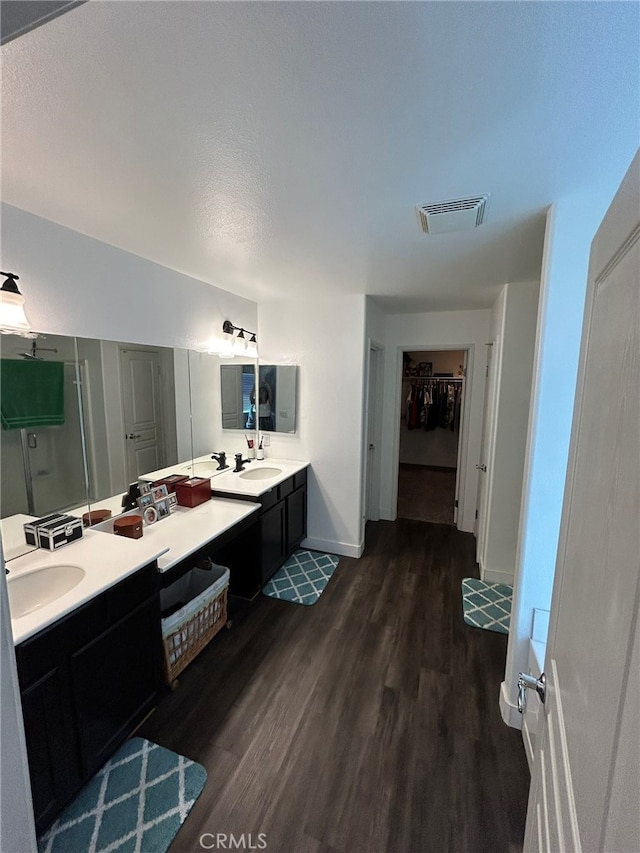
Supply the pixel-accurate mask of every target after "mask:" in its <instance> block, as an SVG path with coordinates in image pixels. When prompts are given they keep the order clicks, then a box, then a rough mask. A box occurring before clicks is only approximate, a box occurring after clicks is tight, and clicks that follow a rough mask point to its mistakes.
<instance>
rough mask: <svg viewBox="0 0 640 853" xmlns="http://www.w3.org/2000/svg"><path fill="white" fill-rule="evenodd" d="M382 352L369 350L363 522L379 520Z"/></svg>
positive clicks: (375, 349) (374, 349)
mask: <svg viewBox="0 0 640 853" xmlns="http://www.w3.org/2000/svg"><path fill="white" fill-rule="evenodd" d="M383 353H384V350H383V349H381V347H379V346H375V345H374V344H372V345H371V346H370V348H369V387H368V390H367V412H366V420H365V423H366V425H367V442H366V445H367V466H366V471H365V502H366V506H365V521H379V519H380V420H381V417H380V415H381V402H382V356H383Z"/></svg>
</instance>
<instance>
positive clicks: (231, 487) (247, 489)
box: [211, 458, 309, 498]
mask: <svg viewBox="0 0 640 853" xmlns="http://www.w3.org/2000/svg"><path fill="white" fill-rule="evenodd" d="M308 465H309V463H308V462H301V461H299V460H294V459H271V458H269V459H261V460H260V461H258V460H257V459H256V460H252V461H251V462H250V463H249V464H248V465H246V466H245V470H244V471H242V472H241V473H239V474H236V473H235V472H234V470H233V467H231V468H229V469H228V470H227V471H221V472H220V473H219V474H218V475H217V476H216V477H215V478H212V480H211V488H212V489H215V491H216V492H224V493H225V494H227V495H229V497H232V496H241V495H244V496H246V497H252V498H258V497H260V495H263V494H265V492H270V491H271V489H273V488H275V487H276V486H277V485H278V484H279V483H282V482H283V481H284V480H287V479H288V478H289V477H292V476H293V475H294V474H297V473H298V471H303V470H304V469H305V468H307V467H308ZM260 468H277V469H278V470H279V472H280V473H278V474H276V475H275V476H273V477H270V478H268V479H266V480H247V479H245V478H244V477H243V476H242V474H244V473H251V472H253V471H256V470H259V469H260Z"/></svg>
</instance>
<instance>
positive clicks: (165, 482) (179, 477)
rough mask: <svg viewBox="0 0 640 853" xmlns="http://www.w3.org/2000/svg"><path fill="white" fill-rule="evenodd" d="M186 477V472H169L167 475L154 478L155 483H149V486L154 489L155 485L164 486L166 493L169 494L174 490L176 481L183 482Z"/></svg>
mask: <svg viewBox="0 0 640 853" xmlns="http://www.w3.org/2000/svg"><path fill="white" fill-rule="evenodd" d="M188 479H189V478H188V476H187V475H186V474H169V476H168V477H163V478H162V479H161V480H156V481H155V483H153V484H152V485H151V488H152V489H155V487H156V486H166V487H167V491H168V493H169V494H171V493H172V492H175V490H176V486H177V484H178V483H184V481H185V480H188Z"/></svg>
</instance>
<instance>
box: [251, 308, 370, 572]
mask: <svg viewBox="0 0 640 853" xmlns="http://www.w3.org/2000/svg"><path fill="white" fill-rule="evenodd" d="M364 334H365V298H364V296H358V295H336V294H335V293H333V294H331V296H324V295H315V296H311V295H308V294H305V297H304V300H296V301H294V300H288V301H275V300H271V301H270V300H267V301H265V302H261V303H260V309H259V323H258V348H259V351H260V362H261V363H263V364H297V365H299V366H300V369H299V371H298V419H297V427H296V432H295V433H294V434H293V435H284V434H279V433H272V434H271V445H270V447H269V448H267V450H266V456H267V458H268V457H269V456H272V457H277V456H283V457H285V458H289V459H308V460H309V461H310V462H311V466H312V468H311V471H310V475H309V495H308V530H307V539H306V540H305V544H306V545H307V546H308V547H312V548H318V549H325V550H327V551H330V552H332V553H335V554H344V555H346V556H360V553H361V551H362V542H361V533H360V516H361V500H362V498H361V476H362V445H361V437H362V428H363V425H362V420H363V411H362V409H363V406H362V401H363V393H364V354H363V340H364Z"/></svg>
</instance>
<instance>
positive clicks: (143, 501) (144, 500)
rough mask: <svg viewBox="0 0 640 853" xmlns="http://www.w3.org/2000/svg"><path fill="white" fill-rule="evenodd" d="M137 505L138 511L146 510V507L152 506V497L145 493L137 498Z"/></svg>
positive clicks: (149, 493)
mask: <svg viewBox="0 0 640 853" xmlns="http://www.w3.org/2000/svg"><path fill="white" fill-rule="evenodd" d="M137 504H138V506H139V507H140V509H146V508H147V507H148V506H152V505H153V497H152V495H151V492H147V493H146V494H142V495H140V497H139V498H137Z"/></svg>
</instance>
